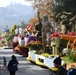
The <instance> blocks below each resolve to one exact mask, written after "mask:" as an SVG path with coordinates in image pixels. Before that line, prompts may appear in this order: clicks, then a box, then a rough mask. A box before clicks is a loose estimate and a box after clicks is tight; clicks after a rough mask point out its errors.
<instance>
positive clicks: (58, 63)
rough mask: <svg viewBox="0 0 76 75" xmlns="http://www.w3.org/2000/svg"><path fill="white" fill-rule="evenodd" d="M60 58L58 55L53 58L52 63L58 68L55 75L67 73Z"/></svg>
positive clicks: (65, 74)
mask: <svg viewBox="0 0 76 75" xmlns="http://www.w3.org/2000/svg"><path fill="white" fill-rule="evenodd" d="M61 61H62V60H61V58H60V57H57V58H56V59H54V61H53V63H54V66H55V67H56V68H58V70H57V75H67V70H66V69H65V68H64V67H63V66H61Z"/></svg>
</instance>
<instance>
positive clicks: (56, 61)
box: [53, 57, 61, 65]
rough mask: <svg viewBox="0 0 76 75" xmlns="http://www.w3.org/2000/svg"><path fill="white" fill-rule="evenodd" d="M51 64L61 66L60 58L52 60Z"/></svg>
mask: <svg viewBox="0 0 76 75" xmlns="http://www.w3.org/2000/svg"><path fill="white" fill-rule="evenodd" d="M53 63H56V64H59V65H61V58H60V57H57V58H56V59H54V61H53Z"/></svg>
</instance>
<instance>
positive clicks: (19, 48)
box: [13, 24, 76, 71]
mask: <svg viewBox="0 0 76 75" xmlns="http://www.w3.org/2000/svg"><path fill="white" fill-rule="evenodd" d="M61 26H62V27H61V31H60V32H57V31H56V32H53V33H51V34H50V36H49V37H48V38H50V41H51V42H50V45H48V44H46V46H45V48H44V47H43V43H42V40H41V39H42V35H41V34H40V35H37V34H38V31H39V26H35V25H29V24H28V25H27V26H26V28H25V30H23V29H21V28H19V29H15V35H14V39H13V45H14V46H13V51H14V52H17V53H19V54H21V55H23V56H28V57H27V60H29V61H31V62H34V63H36V64H37V65H40V66H45V67H47V68H49V69H51V70H52V71H56V70H57V68H54V64H53V60H54V59H55V58H56V57H58V56H60V57H61V58H62V65H64V64H66V68H67V69H68V68H69V67H68V66H69V64H71V63H75V54H76V53H75V49H76V47H75V43H76V36H75V33H73V32H66V27H65V25H63V24H62V25H61ZM37 28H38V29H37ZM34 30H35V32H34ZM24 31H25V34H24ZM40 32H41V29H40ZM65 32H66V33H65ZM39 38H40V39H39ZM70 59H71V60H70ZM66 60H68V62H69V63H68V62H67V61H66Z"/></svg>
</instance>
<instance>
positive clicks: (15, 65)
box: [7, 55, 19, 75]
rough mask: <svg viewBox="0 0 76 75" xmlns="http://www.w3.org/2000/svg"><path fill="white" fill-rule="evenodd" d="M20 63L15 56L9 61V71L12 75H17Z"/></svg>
mask: <svg viewBox="0 0 76 75" xmlns="http://www.w3.org/2000/svg"><path fill="white" fill-rule="evenodd" d="M18 64H19V63H18V61H17V59H16V56H15V55H12V59H11V60H10V61H9V63H8V66H7V69H8V71H9V73H10V75H15V73H16V71H17V70H18Z"/></svg>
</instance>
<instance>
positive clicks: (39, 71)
mask: <svg viewBox="0 0 76 75" xmlns="http://www.w3.org/2000/svg"><path fill="white" fill-rule="evenodd" d="M12 55H15V56H16V57H17V60H18V61H19V65H18V67H19V69H18V71H17V72H16V75H49V74H53V73H52V72H51V71H50V70H49V69H47V68H42V67H40V66H38V65H36V64H33V63H31V62H30V61H27V60H26V57H22V56H21V55H19V54H15V53H14V52H13V50H12V49H0V75H9V72H8V71H7V70H6V69H5V68H4V67H1V66H3V57H5V58H6V61H7V64H8V62H9V60H10V59H11V56H12ZM53 75H54V74H53Z"/></svg>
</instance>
